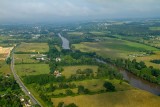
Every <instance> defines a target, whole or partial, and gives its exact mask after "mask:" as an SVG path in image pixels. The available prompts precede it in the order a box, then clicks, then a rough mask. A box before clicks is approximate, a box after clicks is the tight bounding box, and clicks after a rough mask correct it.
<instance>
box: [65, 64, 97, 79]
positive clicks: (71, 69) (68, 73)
mask: <svg viewBox="0 0 160 107" xmlns="http://www.w3.org/2000/svg"><path fill="white" fill-rule="evenodd" d="M87 68H89V69H92V70H93V72H96V71H97V69H98V66H91V65H83V66H66V67H63V69H64V71H63V72H62V75H64V76H66V77H69V76H71V75H72V74H76V71H77V70H78V69H81V70H84V69H87Z"/></svg>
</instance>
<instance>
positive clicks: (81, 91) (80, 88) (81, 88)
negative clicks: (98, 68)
mask: <svg viewBox="0 0 160 107" xmlns="http://www.w3.org/2000/svg"><path fill="white" fill-rule="evenodd" d="M84 90H85V89H84V86H82V85H80V86H78V94H83V93H84Z"/></svg>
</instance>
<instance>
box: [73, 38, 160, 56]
mask: <svg viewBox="0 0 160 107" xmlns="http://www.w3.org/2000/svg"><path fill="white" fill-rule="evenodd" d="M73 46H74V47H75V49H78V50H81V51H83V52H88V51H89V52H96V53H97V54H98V55H100V56H103V57H110V58H130V57H129V55H131V54H137V55H140V54H142V53H144V52H145V51H147V50H148V51H159V50H158V49H156V48H153V47H151V46H147V45H144V44H140V43H135V42H130V41H126V40H121V39H116V38H108V37H107V38H103V40H102V41H101V42H83V43H80V44H73Z"/></svg>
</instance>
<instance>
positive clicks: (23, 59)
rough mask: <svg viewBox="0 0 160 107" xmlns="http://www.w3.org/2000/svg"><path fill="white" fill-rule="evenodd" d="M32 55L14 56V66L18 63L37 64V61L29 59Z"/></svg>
mask: <svg viewBox="0 0 160 107" xmlns="http://www.w3.org/2000/svg"><path fill="white" fill-rule="evenodd" d="M31 55H32V54H15V55H14V58H15V64H17V63H18V64H19V63H38V62H39V61H38V60H35V59H33V58H31Z"/></svg>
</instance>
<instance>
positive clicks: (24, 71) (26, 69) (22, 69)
mask: <svg viewBox="0 0 160 107" xmlns="http://www.w3.org/2000/svg"><path fill="white" fill-rule="evenodd" d="M15 70H16V72H17V74H18V75H19V76H27V75H40V74H49V72H50V71H49V66H48V64H21V65H16V66H15Z"/></svg>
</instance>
